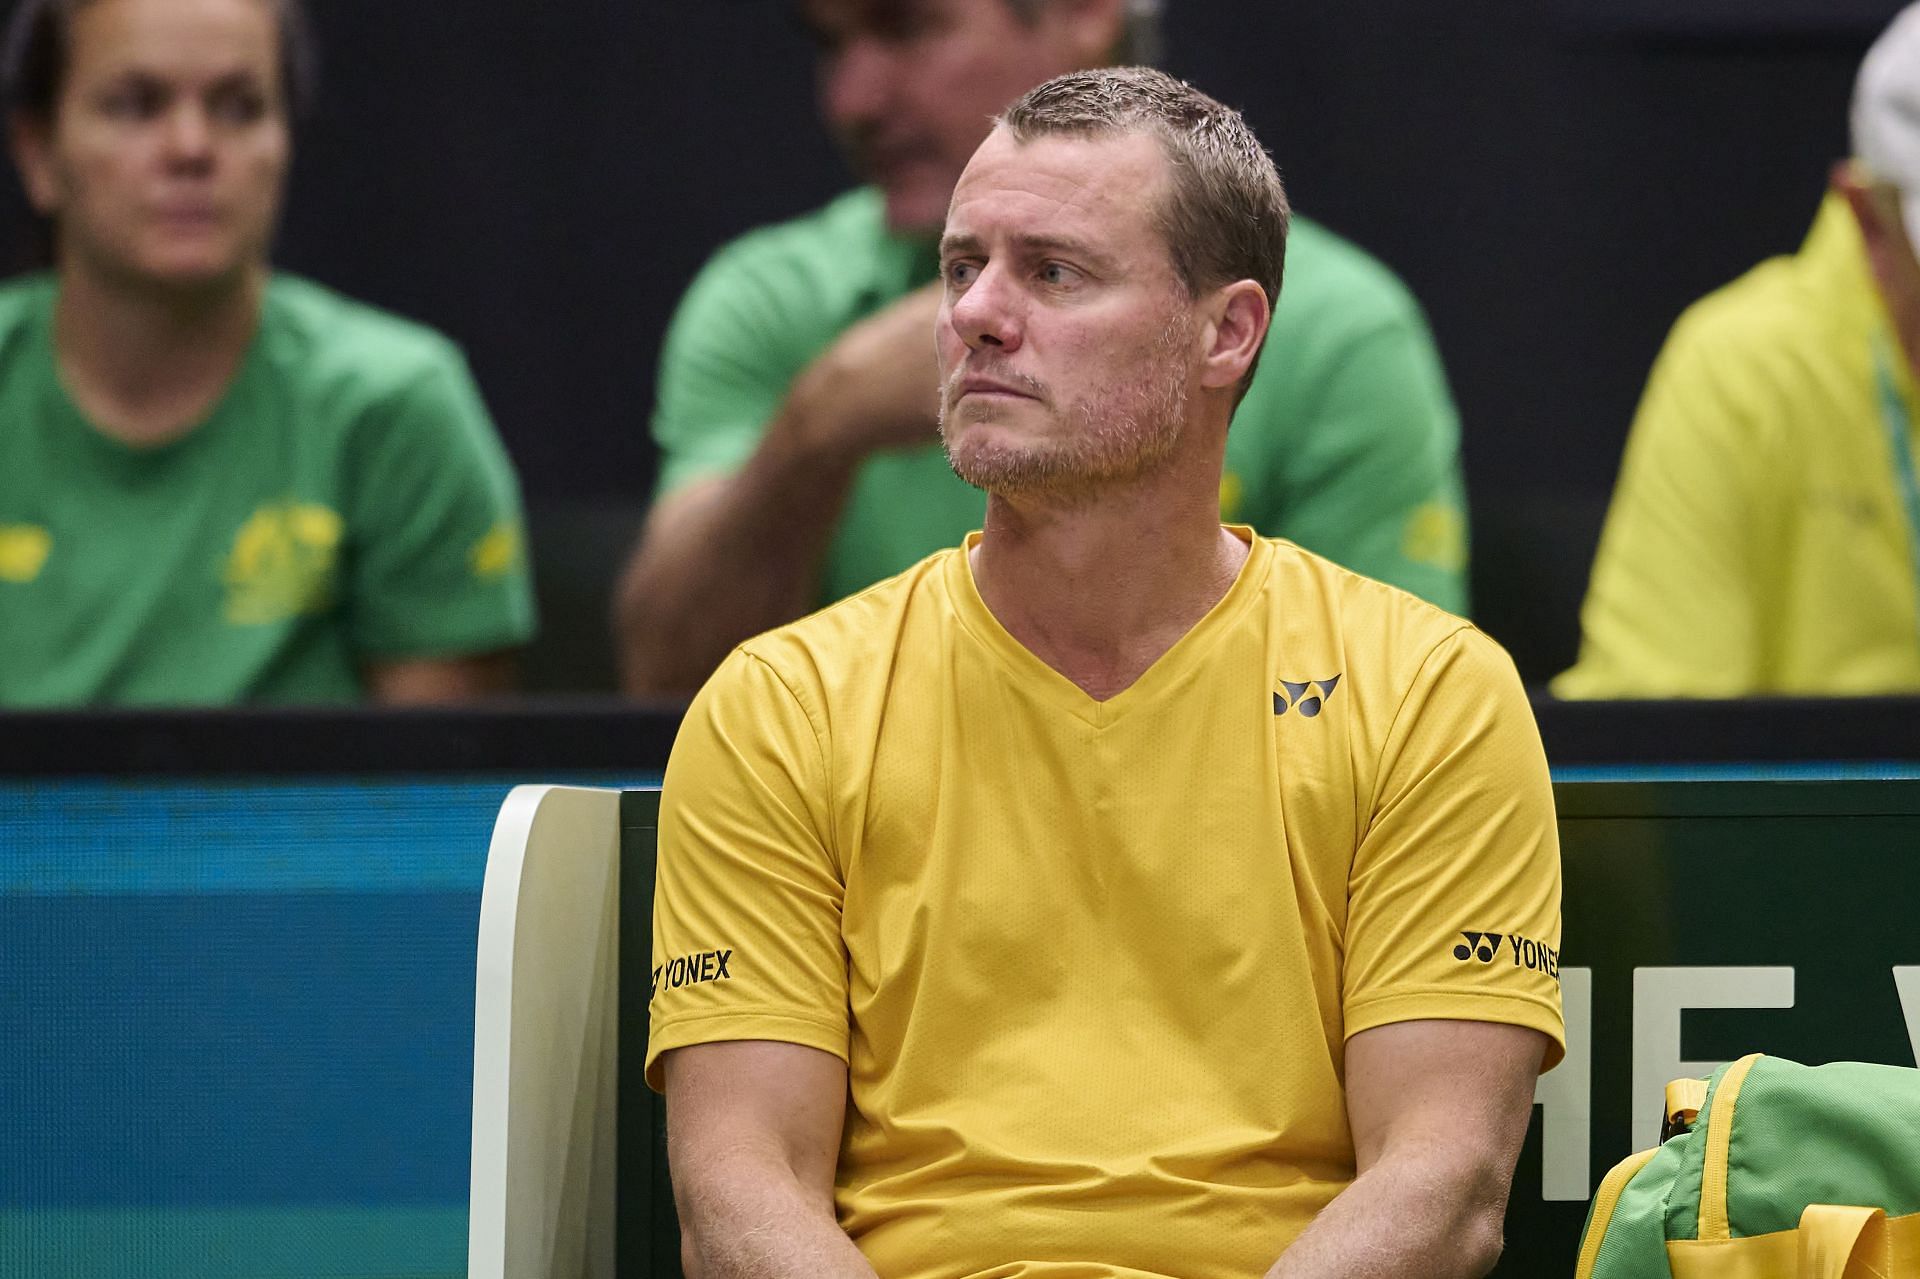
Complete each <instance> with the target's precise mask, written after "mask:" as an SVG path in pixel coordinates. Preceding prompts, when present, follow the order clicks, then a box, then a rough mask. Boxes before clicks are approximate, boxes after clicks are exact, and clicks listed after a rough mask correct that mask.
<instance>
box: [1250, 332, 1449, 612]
mask: <svg viewBox="0 0 1920 1279" xmlns="http://www.w3.org/2000/svg"><path fill="white" fill-rule="evenodd" d="M1404 306H1405V310H1404V312H1403V313H1398V314H1391V315H1388V316H1384V317H1381V318H1380V319H1379V320H1378V321H1377V322H1374V323H1371V324H1368V325H1366V326H1365V327H1363V328H1359V329H1356V330H1355V331H1354V332H1351V333H1348V334H1344V335H1340V336H1339V337H1338V338H1337V339H1336V338H1334V337H1333V336H1331V335H1328V334H1325V333H1323V334H1321V335H1319V336H1318V337H1317V338H1316V339H1315V340H1314V342H1313V343H1312V344H1311V345H1310V346H1307V347H1305V348H1303V350H1302V351H1301V352H1298V353H1294V354H1295V358H1307V357H1309V356H1310V357H1311V358H1312V359H1313V361H1314V367H1313V368H1312V369H1311V370H1300V371H1298V372H1297V374H1296V376H1295V378H1294V379H1293V380H1294V381H1295V383H1296V385H1298V386H1299V395H1300V397H1301V398H1300V403H1299V407H1298V410H1297V414H1298V417H1297V420H1296V421H1294V422H1292V423H1287V424H1283V427H1282V429H1284V430H1285V431H1286V433H1287V434H1288V435H1289V436H1290V437H1291V442H1290V443H1289V445H1288V446H1287V447H1284V448H1281V449H1278V450H1276V451H1275V452H1274V454H1273V457H1274V458H1275V461H1276V464H1278V465H1279V466H1281V467H1282V468H1283V470H1284V475H1282V476H1281V477H1279V482H1277V483H1270V484H1268V485H1266V486H1264V487H1265V489H1266V491H1267V492H1269V493H1271V494H1274V495H1275V496H1276V497H1277V498H1278V501H1277V504H1276V508H1275V509H1271V510H1265V511H1258V510H1248V511H1247V512H1246V513H1245V514H1246V517H1247V518H1248V520H1249V521H1250V522H1251V523H1253V524H1254V526H1255V527H1256V528H1258V529H1259V530H1260V531H1261V532H1262V533H1265V534H1267V535H1269V536H1278V537H1285V538H1288V539H1290V540H1292V541H1294V542H1297V543H1299V544H1300V545H1301V546H1304V547H1306V548H1307V549H1308V550H1310V551H1313V552H1315V553H1317V554H1320V555H1324V556H1326V557H1327V558H1329V559H1331V560H1333V561H1335V562H1336V563H1338V564H1340V565H1342V566H1343V567H1346V568H1349V569H1351V570H1353V571H1354V572H1356V573H1360V574H1363V575H1365V576H1367V577H1372V578H1377V579H1378V580H1380V581H1383V582H1388V583H1390V584H1392V585H1394V586H1398V587H1400V588H1401V589H1402V590H1406V591H1411V592H1413V593H1414V594H1415V595H1418V596H1420V597H1421V598H1422V599H1425V600H1427V601H1428V602H1429V603H1432V604H1436V605H1438V606H1439V607H1441V608H1444V609H1446V610H1448V611H1449V612H1453V613H1465V612H1466V609H1467V522H1466V510H1465V497H1464V486H1463V484H1462V481H1461V477H1460V453H1459V440H1460V424H1459V417H1458V415H1457V413H1456V412H1455V409H1454V406H1453V399H1452V396H1451V394H1450V392H1449V391H1448V388H1447V380H1446V374H1445V372H1444V370H1443V369H1442V367H1441V364H1440V355H1439V352H1438V351H1437V350H1435V348H1434V345H1433V339H1432V337H1431V335H1430V334H1429V333H1428V331H1427V327H1426V324H1425V322H1424V321H1422V320H1421V318H1420V316H1419V314H1418V312H1417V311H1416V310H1414V309H1413V303H1412V301H1411V299H1408V300H1406V302H1405V304H1404ZM1289 354H1290V353H1289V352H1287V351H1274V352H1271V353H1270V354H1269V355H1268V356H1267V358H1268V359H1273V360H1285V359H1287V358H1288V357H1289ZM1245 407H1246V408H1247V409H1250V410H1254V411H1258V405H1256V404H1252V403H1250V404H1248V405H1247V406H1245ZM1236 429H1240V428H1239V427H1238V425H1236Z"/></svg>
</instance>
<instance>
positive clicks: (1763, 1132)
mask: <svg viewBox="0 0 1920 1279" xmlns="http://www.w3.org/2000/svg"><path fill="white" fill-rule="evenodd" d="M1667 1119H1668V1130H1669V1131H1670V1132H1673V1133H1674V1135H1673V1136H1671V1137H1669V1138H1668V1139H1667V1140H1665V1141H1663V1142H1662V1144H1661V1145H1659V1146H1657V1147H1655V1148H1654V1149H1652V1150H1643V1151H1641V1152H1640V1153H1639V1154H1636V1155H1632V1156H1629V1157H1628V1158H1627V1159H1625V1160H1622V1161H1621V1162H1620V1163H1619V1164H1618V1165H1617V1166H1615V1168H1614V1169H1613V1171H1612V1172H1610V1173H1608V1174H1607V1177H1606V1180H1604V1181H1602V1182H1601V1183H1600V1189H1599V1191H1598V1192H1596V1193H1595V1195H1594V1197H1593V1206H1592V1208H1591V1209H1590V1210H1589V1212H1588V1214H1587V1227H1586V1230H1585V1232H1584V1233H1583V1234H1582V1236H1581V1240H1580V1260H1579V1264H1578V1267H1577V1268H1576V1269H1575V1271H1574V1279H1870V1277H1871V1279H1920V1070H1914V1069H1909V1068H1907V1067H1903V1066H1875V1065H1868V1064H1866V1063H1863V1062H1851V1061H1848V1062H1836V1063H1834V1064H1832V1065H1828V1066H1802V1065H1800V1064H1798V1063H1797V1062H1791V1061H1785V1060H1783V1059H1781V1058H1779V1057H1764V1056H1761V1055H1760V1054H1758V1053H1756V1054H1754V1055H1752V1056H1749V1057H1742V1058H1741V1059H1740V1060H1739V1061H1736V1062H1733V1063H1732V1064H1730V1065H1727V1066H1722V1067H1721V1068H1720V1069H1719V1070H1717V1071H1715V1072H1714V1074H1713V1077H1712V1078H1711V1079H1709V1080H1704V1081H1703V1080H1698V1079H1683V1080H1680V1081H1678V1082H1676V1083H1674V1084H1671V1085H1669V1086H1668V1088H1667Z"/></svg>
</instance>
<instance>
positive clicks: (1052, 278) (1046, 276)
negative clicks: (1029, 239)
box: [1040, 262, 1080, 284]
mask: <svg viewBox="0 0 1920 1279" xmlns="http://www.w3.org/2000/svg"><path fill="white" fill-rule="evenodd" d="M1040 278H1041V280H1043V281H1045V282H1046V283H1048V284H1072V283H1073V282H1074V281H1075V280H1077V279H1079V278H1080V273H1079V272H1078V271H1076V270H1074V269H1073V268H1072V267H1070V266H1066V265H1064V264H1062V263H1059V262H1048V263H1046V264H1045V265H1043V266H1042V267H1041V268H1040Z"/></svg>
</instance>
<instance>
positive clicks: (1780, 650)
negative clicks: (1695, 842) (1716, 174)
mask: <svg viewBox="0 0 1920 1279" xmlns="http://www.w3.org/2000/svg"><path fill="white" fill-rule="evenodd" d="M1852 126H1853V148H1854V158H1853V159H1852V160H1850V161H1847V162H1843V163H1841V164H1839V165H1837V166H1836V167H1835V169H1834V171H1833V176H1832V182H1831V186H1830V188H1829V190H1828V192H1827V195H1826V197H1825V199H1824V201H1823V202H1822V204H1821V207H1820V212H1819V215H1818V216H1817V218H1816V219H1815V221H1814V225H1813V230H1812V232H1811V233H1810V234H1809V235H1808V237H1807V240H1806V243H1805V245H1804V246H1803V247H1802V248H1801V250H1800V251H1799V253H1797V254H1795V255H1794V256H1792V257H1788V258H1779V259H1775V260H1772V261H1769V262H1766V263H1763V264H1761V265H1760V266H1758V267H1756V268H1754V269H1753V270H1752V271H1750V272H1748V273H1747V274H1746V275H1744V276H1742V277H1741V278H1740V279H1738V280H1736V281H1735V282H1734V283H1732V284H1730V285H1728V286H1726V287H1725V288H1723V289H1721V290H1719V291H1718V292H1716V293H1713V294H1711V295H1709V296H1708V297H1706V298H1704V299H1702V300H1701V301H1699V302H1697V303H1695V304H1694V305H1693V306H1692V307H1691V308H1689V309H1688V310H1687V312H1686V313H1685V314H1684V315H1682V316H1681V318H1680V321H1679V323H1678V324H1676V325H1675V326H1674V330H1673V333H1672V335H1671V336H1670V337H1669V338H1668V341H1667V345H1666V347H1665V349H1664V350H1663V351H1662V352H1661V354H1660V357H1659V359H1658V361H1657V362H1656V363H1655V365H1654V369H1653V374H1652V377H1651V379H1650V380H1649V382H1648V384H1647V389H1646V393H1645V397H1644V398H1643V400H1642V401H1641V405H1640V410H1639V414H1638V416H1637V418H1636V419H1635V421H1634V424H1633V430H1632V433H1631V435H1630V436H1629V439H1628V443H1627V451H1626V458H1625V461H1624V462H1623V464H1622V467H1621V472H1620V480H1619V484H1618V486H1617V488H1616V490H1615V492H1614V496H1613V503H1612V507H1611V509H1610V511H1609V512H1608V515H1607V522H1606V527H1605V530H1604V531H1603V533H1602V535H1601V539H1600V550H1599V554H1598V556H1597V557H1596V559H1595V561H1594V567H1593V577H1592V581H1591V582H1590V584H1589V586H1588V590H1587V598H1586V602H1585V605H1584V606H1583V608H1582V610H1581V632H1582V634H1581V642H1580V654H1579V660H1578V662H1577V663H1576V664H1575V665H1574V667H1573V668H1572V669H1571V670H1568V671H1566V672H1565V673H1563V674H1562V675H1560V676H1559V678H1557V679H1556V680H1555V681H1554V682H1553V691H1554V692H1555V693H1556V694H1558V695H1560V696H1562V697H1569V698H1599V697H1739V696H1747V695H1751V694H1789V695H1827V694H1837V695H1846V694H1876V693H1895V692H1907V691H1914V690H1920V486H1917V485H1916V480H1915V465H1914V458H1915V455H1916V453H1917V452H1920V434H1916V428H1915V422H1916V421H1917V420H1920V414H1916V394H1915V370H1916V368H1920V261H1916V257H1915V249H1914V246H1915V245H1916V244H1920V4H1916V5H1910V6H1909V7H1908V8H1906V9H1905V10H1904V11H1902V13H1901V14H1900V15H1899V17H1898V18H1896V19H1895V21H1894V22H1893V24H1892V26H1891V27H1889V28H1888V30H1887V31H1886V32H1885V34H1883V35H1882V36H1881V38H1880V40H1879V41H1878V42H1877V43H1876V44H1875V45H1874V47H1873V49H1872V51H1871V52H1869V54H1868V55H1867V58H1866V61H1865V62H1864V63H1863V64H1862V66H1861V69H1860V75H1859V78H1858V81H1857V83H1856V85H1855V89H1854V98H1853V112H1852Z"/></svg>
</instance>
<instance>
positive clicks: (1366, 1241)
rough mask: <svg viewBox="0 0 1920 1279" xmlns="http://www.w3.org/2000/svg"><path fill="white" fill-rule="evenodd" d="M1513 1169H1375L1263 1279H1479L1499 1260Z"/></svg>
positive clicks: (1412, 1163) (1417, 1165)
mask: <svg viewBox="0 0 1920 1279" xmlns="http://www.w3.org/2000/svg"><path fill="white" fill-rule="evenodd" d="M1511 1177H1512V1170H1511V1169H1507V1170H1506V1171H1505V1172H1504V1173H1503V1172H1502V1171H1500V1170H1498V1169H1491V1168H1489V1169H1483V1170H1481V1171H1480V1172H1479V1173H1478V1174H1477V1175H1475V1176H1473V1177H1472V1178H1471V1179H1470V1180H1469V1181H1467V1182H1464V1183H1463V1182H1462V1180H1461V1178H1460V1174H1459V1171H1458V1169H1457V1168H1454V1167H1451V1166H1449V1165H1447V1164H1446V1163H1443V1162H1440V1161H1434V1162H1432V1163H1427V1162H1423V1161H1420V1160H1413V1159H1407V1160H1399V1161H1393V1162H1386V1163H1381V1164H1378V1165H1376V1166H1375V1167H1373V1168H1371V1169H1369V1170H1368V1171H1367V1172H1365V1173H1363V1174H1362V1175H1361V1176H1360V1177H1358V1178H1356V1179H1355V1181H1354V1183H1353V1184H1352V1185H1351V1186H1348V1187H1347V1188H1346V1189H1345V1190H1344V1191H1342V1192H1341V1193H1340V1194H1339V1195H1338V1196H1337V1197H1336V1198H1335V1199H1334V1201H1333V1202H1332V1203H1330V1204H1328V1205H1327V1207H1326V1208H1325V1210H1323V1211H1322V1212H1321V1213H1320V1215H1319V1216H1318V1217H1315V1218H1314V1220H1313V1224H1312V1225H1310V1226H1308V1227H1307V1229H1306V1230H1305V1231H1304V1232H1303V1233H1302V1234H1301V1235H1300V1237H1299V1238H1298V1239H1296V1240H1294V1242H1293V1245H1292V1246H1291V1247H1289V1248H1288V1249H1287V1251H1286V1253H1285V1254H1284V1255H1283V1256H1282V1257H1281V1258H1280V1260H1279V1261H1277V1262H1275V1263H1274V1265H1273V1268H1272V1269H1271V1270H1269V1271H1267V1276H1266V1279H1356V1277H1357V1276H1365V1277H1366V1279H1478V1277H1479V1276H1481V1275H1484V1274H1486V1273H1487V1271H1489V1270H1491V1269H1492V1268H1493V1263H1494V1262H1496V1261H1498V1260H1499V1259H1500V1247H1501V1224H1502V1221H1503V1220H1504V1218H1505V1215H1506V1203H1507V1188H1508V1184H1509V1182H1510V1181H1511Z"/></svg>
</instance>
